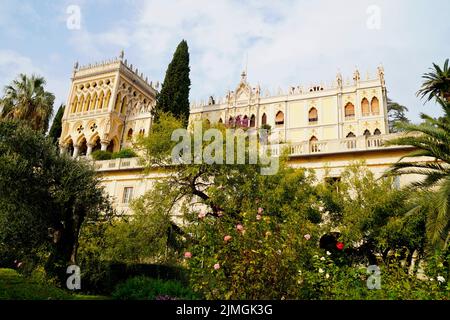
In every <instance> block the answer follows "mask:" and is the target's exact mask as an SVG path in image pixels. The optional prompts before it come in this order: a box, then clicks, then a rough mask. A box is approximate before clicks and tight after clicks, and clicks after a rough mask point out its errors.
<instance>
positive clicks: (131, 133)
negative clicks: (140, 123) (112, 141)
mask: <svg viewBox="0 0 450 320" xmlns="http://www.w3.org/2000/svg"><path fill="white" fill-rule="evenodd" d="M131 139H133V129H131V128H130V130H128V133H127V140H128V141H130V140H131Z"/></svg>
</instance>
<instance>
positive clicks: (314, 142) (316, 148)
mask: <svg viewBox="0 0 450 320" xmlns="http://www.w3.org/2000/svg"><path fill="white" fill-rule="evenodd" d="M309 150H310V151H311V152H319V151H320V150H319V146H318V144H317V137H316V136H312V137H311V139H309Z"/></svg>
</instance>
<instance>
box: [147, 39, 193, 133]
mask: <svg viewBox="0 0 450 320" xmlns="http://www.w3.org/2000/svg"><path fill="white" fill-rule="evenodd" d="M189 72H190V67H189V51H188V44H187V42H186V41H185V40H182V41H181V42H180V43H179V44H178V46H177V49H176V50H175V53H174V55H173V58H172V61H171V62H170V64H169V66H168V67H167V71H166V76H165V78H164V82H163V84H162V87H161V91H160V92H159V94H158V96H157V102H156V107H155V109H154V111H155V114H154V115H155V120H156V122H157V121H158V119H159V117H160V113H161V112H170V113H172V114H173V115H174V116H175V117H177V118H180V119H182V120H183V123H184V126H186V124H187V120H188V118H189V90H190V86H191V80H190V79H189Z"/></svg>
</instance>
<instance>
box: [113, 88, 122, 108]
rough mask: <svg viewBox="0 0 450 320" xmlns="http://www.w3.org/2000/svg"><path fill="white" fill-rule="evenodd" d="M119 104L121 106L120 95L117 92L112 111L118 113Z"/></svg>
mask: <svg viewBox="0 0 450 320" xmlns="http://www.w3.org/2000/svg"><path fill="white" fill-rule="evenodd" d="M121 104H122V94H121V93H120V92H119V93H118V94H117V98H116V105H115V106H114V110H115V111H116V112H119V110H120V106H121Z"/></svg>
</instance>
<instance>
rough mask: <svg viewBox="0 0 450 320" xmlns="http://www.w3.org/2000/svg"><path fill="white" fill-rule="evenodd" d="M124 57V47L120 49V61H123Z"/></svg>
mask: <svg viewBox="0 0 450 320" xmlns="http://www.w3.org/2000/svg"><path fill="white" fill-rule="evenodd" d="M123 57H125V52H124V51H123V49H122V50H120V54H119V59H120V61H123Z"/></svg>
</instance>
